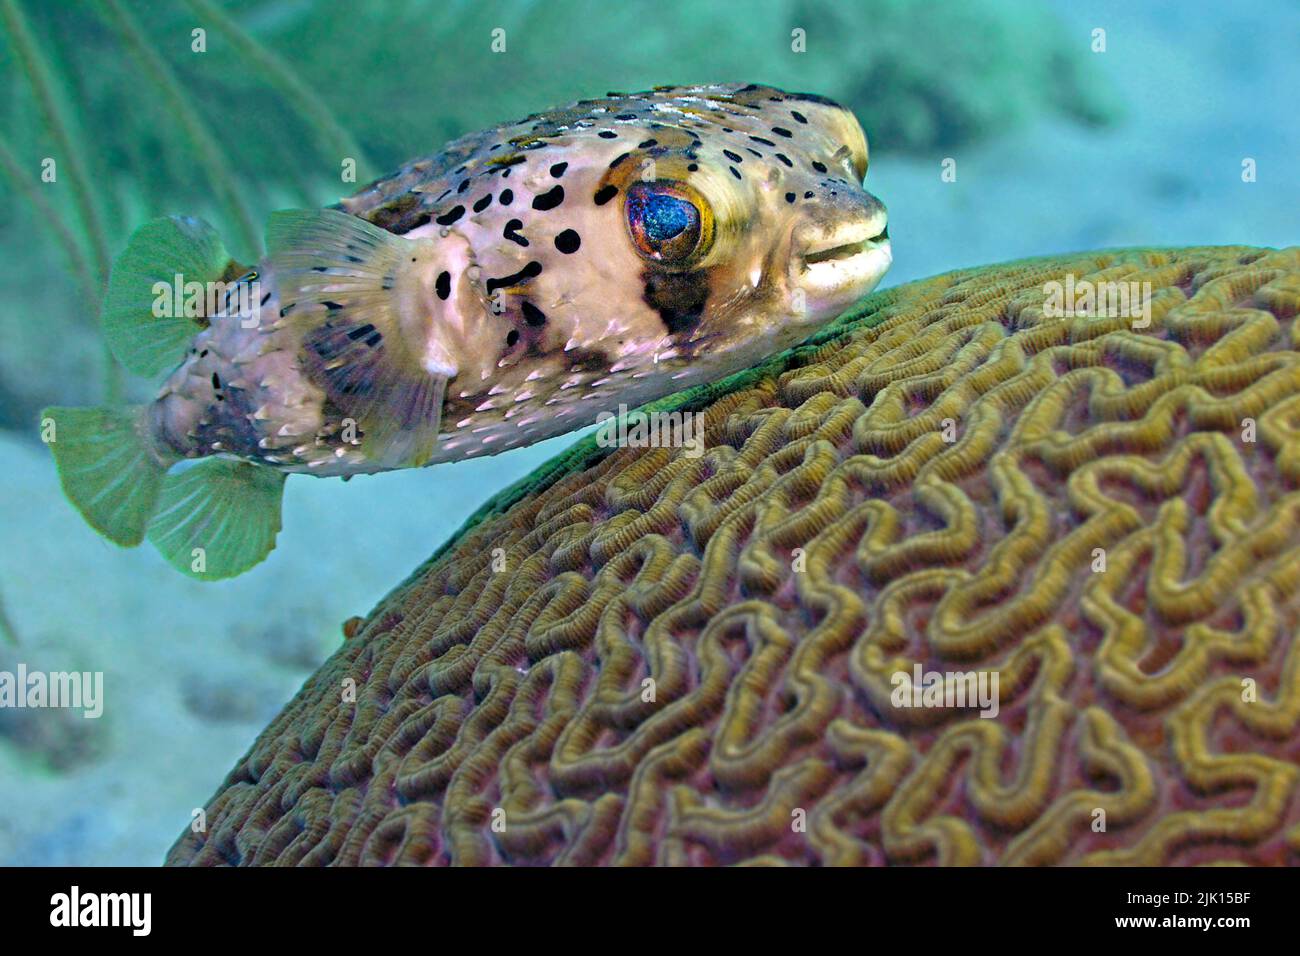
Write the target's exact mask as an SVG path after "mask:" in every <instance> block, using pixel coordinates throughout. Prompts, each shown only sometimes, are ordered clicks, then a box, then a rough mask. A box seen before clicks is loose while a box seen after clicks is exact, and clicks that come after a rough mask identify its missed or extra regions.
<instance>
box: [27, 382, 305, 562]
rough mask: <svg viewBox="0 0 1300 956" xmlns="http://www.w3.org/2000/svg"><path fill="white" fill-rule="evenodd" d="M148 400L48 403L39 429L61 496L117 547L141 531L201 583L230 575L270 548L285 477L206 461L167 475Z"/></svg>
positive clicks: (139, 536) (140, 537) (250, 466)
mask: <svg viewBox="0 0 1300 956" xmlns="http://www.w3.org/2000/svg"><path fill="white" fill-rule="evenodd" d="M144 412H145V407H144V406H141V405H133V406H127V407H123V408H106V407H93V408H47V409H45V410H44V411H43V412H42V413H41V425H42V432H43V434H44V437H45V438H46V441H47V442H48V444H49V446H50V449H51V450H52V451H53V452H54V463H55V465H56V467H57V468H58V471H59V481H60V483H61V484H62V485H63V491H64V494H66V495H67V496H68V500H69V501H71V502H72V504H73V505H74V506H76V508H77V510H78V511H80V512H81V514H82V517H84V518H85V519H86V522H87V523H88V524H89V525H90V526H91V527H92V528H94V529H95V530H96V531H98V532H99V533H100V534H102V535H103V536H104V537H106V538H108V539H109V540H110V541H112V542H114V543H116V544H120V545H122V546H123V547H128V548H130V547H135V546H136V545H138V544H139V543H140V542H141V541H143V540H144V539H145V538H146V537H147V538H148V539H149V540H150V542H152V543H153V545H154V547H156V548H157V549H158V550H159V552H161V553H162V556H163V557H164V558H165V559H166V560H167V562H168V563H169V564H170V565H171V566H172V567H174V568H176V569H178V570H179V571H182V572H184V573H185V574H188V575H190V576H191V577H196V578H199V579H201V580H217V579H220V578H228V577H234V576H235V575H237V574H241V573H243V572H244V571H247V570H248V569H249V568H251V567H253V565H255V564H257V563H258V562H260V561H261V560H262V559H263V558H265V557H266V556H267V555H268V554H270V553H271V550H272V549H273V548H274V547H275V537H276V534H277V533H278V532H279V530H280V501H281V498H282V496H283V493H284V478H285V476H284V474H283V473H281V472H278V471H275V470H274V469H271V468H267V467H265V466H261V465H254V464H251V463H249V462H243V461H234V460H231V459H225V458H208V459H205V460H204V461H201V462H199V463H198V464H195V465H193V466H191V467H189V468H185V469H183V470H181V471H178V472H176V473H174V474H168V468H169V467H170V466H171V465H172V464H174V463H175V460H174V459H172V460H168V459H167V458H165V457H164V456H163V455H162V454H160V453H159V452H158V451H157V450H156V449H155V448H154V446H153V445H152V443H151V442H150V441H149V438H148V432H147V431H146V422H145V420H144Z"/></svg>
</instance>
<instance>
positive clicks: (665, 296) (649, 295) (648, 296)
mask: <svg viewBox="0 0 1300 956" xmlns="http://www.w3.org/2000/svg"><path fill="white" fill-rule="evenodd" d="M708 298H709V279H708V274H707V273H706V272H705V271H704V270H703V269H699V270H696V271H695V272H650V273H649V274H648V275H647V276H646V281H645V301H646V304H647V305H649V306H650V307H651V308H652V309H654V310H655V311H656V312H658V313H659V317H660V318H661V319H662V320H663V323H664V327H665V328H667V329H668V331H669V332H670V333H672V334H674V335H678V334H681V333H684V332H689V331H690V330H691V329H693V328H694V327H695V325H696V323H698V322H699V320H700V316H702V315H703V314H704V306H705V303H706V302H707V301H708Z"/></svg>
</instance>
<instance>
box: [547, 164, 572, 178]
mask: <svg viewBox="0 0 1300 956" xmlns="http://www.w3.org/2000/svg"><path fill="white" fill-rule="evenodd" d="M568 168H569V164H568V163H556V164H555V165H554V166H552V167H551V176H553V177H554V178H555V179H559V178H560V177H561V176H563V175H564V171H565V170H566V169H568Z"/></svg>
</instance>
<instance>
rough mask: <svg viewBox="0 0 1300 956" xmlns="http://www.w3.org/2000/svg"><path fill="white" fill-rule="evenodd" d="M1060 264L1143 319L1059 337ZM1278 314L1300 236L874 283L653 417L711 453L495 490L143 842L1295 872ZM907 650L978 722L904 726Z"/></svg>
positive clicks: (542, 855) (583, 465)
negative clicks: (967, 703) (676, 411)
mask: <svg viewBox="0 0 1300 956" xmlns="http://www.w3.org/2000/svg"><path fill="white" fill-rule="evenodd" d="M1067 277H1073V279H1074V280H1075V281H1076V282H1082V281H1083V280H1087V281H1090V282H1093V283H1099V282H1106V281H1125V282H1128V281H1136V282H1149V283H1151V291H1152V297H1151V303H1150V324H1149V325H1148V326H1146V327H1139V326H1140V325H1141V323H1140V322H1135V321H1134V320H1132V319H1128V318H1114V319H1107V318H1097V317H1095V316H1094V317H1086V316H1078V317H1070V318H1052V317H1050V315H1048V314H1047V313H1046V311H1045V302H1046V295H1045V286H1044V284H1045V283H1047V282H1050V281H1062V282H1064V281H1066V280H1067ZM1298 312H1300V249H1288V250H1283V251H1270V250H1263V249H1252V248H1245V247H1233V248H1202V249H1179V250H1168V251H1160V250H1142V251H1132V252H1121V253H1097V254H1088V255H1078V256H1069V257H1059V258H1051V259H1038V260H1030V261H1025V262H1019V263H1012V264H1010V265H1006V266H999V267H994V268H988V269H979V270H968V271H963V272H956V273H952V274H949V275H945V276H941V277H938V278H935V279H930V280H927V281H923V282H917V283H912V284H910V285H907V286H902V287H899V288H895V289H891V290H889V291H886V292H883V293H878V294H876V295H873V296H871V297H870V298H869V299H867V300H865V301H864V302H863V303H862V305H861V306H860V307H859V308H858V309H857V310H856V311H855V312H854V313H852V314H851V315H849V316H847V317H845V318H843V319H841V320H839V322H838V323H837V324H836V325H835V326H833V327H832V328H830V329H829V330H827V331H826V332H824V333H822V334H820V335H819V336H818V337H817V338H816V339H815V340H813V341H812V342H810V343H809V344H806V345H805V346H802V347H800V348H799V349H796V350H794V351H793V352H791V353H788V354H786V355H783V356H780V357H778V358H776V359H773V360H771V361H769V362H768V363H766V364H765V365H764V366H761V367H759V368H758V369H755V370H752V371H751V372H748V373H745V374H744V375H741V376H737V377H735V378H734V379H733V380H731V381H729V382H726V383H721V384H719V385H717V386H713V387H710V388H709V389H706V390H702V391H699V392H696V393H693V394H689V395H686V396H683V397H678V398H677V399H674V400H672V401H670V402H667V403H660V406H659V407H660V408H669V407H676V408H686V409H692V408H698V409H703V415H704V420H705V422H706V424H707V445H708V450H707V451H706V452H705V453H704V454H703V455H702V456H698V457H691V456H690V455H688V454H687V453H686V451H685V450H683V449H655V448H642V449H631V448H624V449H619V450H616V451H613V452H612V453H609V452H602V450H601V449H598V448H597V447H596V446H595V444H594V443H593V442H591V441H590V440H588V441H587V442H584V443H581V444H579V445H578V446H577V447H576V449H575V450H574V451H573V452H571V453H570V454H569V455H568V456H567V457H566V458H564V459H562V460H559V461H557V462H556V463H553V465H552V466H551V467H550V468H548V469H545V470H544V471H543V472H541V473H539V474H538V475H537V476H536V477H535V478H534V479H533V480H532V481H531V482H529V483H527V484H526V485H524V486H523V487H518V488H515V489H513V490H511V491H510V492H508V493H506V494H505V495H503V496H502V497H501V498H499V499H498V500H497V501H495V502H492V503H490V504H489V506H487V507H486V508H485V509H484V511H483V512H482V513H481V514H480V516H479V520H478V523H476V524H472V526H470V527H469V528H468V529H467V530H465V531H464V532H463V533H462V534H461V535H460V536H459V538H458V539H456V540H454V541H453V542H451V543H450V544H449V545H448V546H446V547H444V548H443V550H442V551H441V552H440V553H439V554H437V555H435V556H434V557H433V558H432V559H431V560H430V561H429V562H428V563H426V564H425V565H424V566H423V567H422V568H420V569H418V570H417V572H416V573H415V574H414V575H412V577H411V578H410V579H408V580H407V581H406V582H405V583H403V584H402V585H400V586H399V587H398V588H397V589H396V590H395V591H394V592H393V593H392V594H390V595H389V596H388V597H387V598H386V599H385V600H384V601H383V602H381V604H380V605H379V607H377V608H376V609H375V610H374V611H373V612H372V613H371V614H370V615H369V617H368V618H367V619H366V620H365V621H364V623H363V624H360V626H359V627H357V626H356V624H357V622H353V623H352V626H350V627H349V628H348V630H349V632H350V633H352V634H353V636H352V637H350V638H349V639H348V640H346V641H345V642H344V644H343V646H342V647H341V648H340V650H339V651H338V652H337V653H336V654H334V656H333V657H332V658H331V659H330V660H329V661H328V662H326V663H325V665H324V666H323V667H322V668H321V669H320V671H319V672H318V673H317V674H316V675H315V676H314V677H313V678H312V679H311V680H310V681H309V682H308V683H307V684H306V686H304V687H303V689H302V691H301V692H300V693H299V694H298V695H297V697H296V698H295V699H294V700H293V701H292V702H291V703H290V704H289V705H288V707H286V709H285V710H284V712H283V713H282V714H281V715H280V716H279V717H278V718H277V719H276V720H275V721H274V722H273V723H272V724H271V726H270V727H268V728H267V729H266V731H265V732H264V733H263V734H262V735H261V737H260V738H259V739H258V740H257V742H256V743H255V744H254V745H253V747H252V749H251V750H250V751H249V753H248V754H247V756H245V757H244V759H243V760H242V761H241V762H240V763H239V765H238V766H237V767H236V768H235V769H234V770H233V771H232V772H231V773H230V775H229V777H228V778H227V779H226V781H225V783H224V784H223V785H222V787H221V789H220V791H219V792H218V793H217V795H216V796H215V797H214V798H213V799H212V801H211V803H210V804H209V805H208V807H207V823H208V826H207V829H206V832H201V833H193V832H186V833H185V834H184V835H183V836H182V838H181V839H180V840H179V841H178V842H177V843H176V845H175V846H174V847H173V849H172V851H171V853H170V856H169V859H168V861H169V862H170V863H199V864H208V863H253V864H258V863H281V864H294V863H300V864H321V863H364V864H387V863H423V864H443V863H459V864H489V863H527V864H536V863H577V864H619V863H623V864H649V863H669V864H709V863H719V864H721V863H741V862H793V863H822V864H846V863H847V864H855V863H940V864H966V863H984V864H988V863H1112V864H1118V863H1151V864H1192V863H1204V862H1218V861H1240V862H1246V863H1254V864H1282V863H1290V864H1295V863H1297V862H1300V787H1298V786H1297V782H1298V781H1297V778H1298V776H1300V769H1298V767H1297V764H1298V763H1300V759H1298V758H1300V733H1297V730H1298V723H1300V650H1298V649H1297V648H1298V647H1300V641H1297V634H1298V632H1300V593H1298V590H1297V585H1300V527H1298V525H1300V318H1298V317H1297V313H1298ZM946 420H948V421H946ZM496 549H500V550H496ZM494 552H495V554H494ZM494 565H495V566H494ZM917 665H920V666H921V668H922V669H923V671H927V672H929V671H935V672H966V671H969V672H974V673H983V674H986V675H993V674H996V675H997V676H998V677H999V692H998V697H999V707H998V713H997V715H996V717H993V718H992V719H987V718H983V717H980V716H979V713H978V711H977V710H975V709H972V708H970V707H966V708H952V707H949V708H920V709H911V708H902V707H899V706H895V702H894V700H893V699H892V691H893V689H894V684H893V681H892V677H893V675H894V674H897V673H900V672H902V673H905V674H908V675H911V674H912V673H913V671H914V668H915V667H916V666H917ZM647 679H652V681H653V683H648V682H647ZM353 683H354V684H355V699H353V698H352V695H351V694H350V693H349V692H348V688H349V687H351V686H352V685H353Z"/></svg>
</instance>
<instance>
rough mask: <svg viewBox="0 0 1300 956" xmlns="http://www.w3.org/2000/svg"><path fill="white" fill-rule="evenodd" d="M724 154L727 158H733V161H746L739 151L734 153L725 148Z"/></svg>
mask: <svg viewBox="0 0 1300 956" xmlns="http://www.w3.org/2000/svg"><path fill="white" fill-rule="evenodd" d="M722 155H723V156H726V157H727V159H729V160H731V161H732V162H733V163H743V162H744V161H745V160H744V158H743V157H742V156H741V155H740V154H739V153H733V152H732V151H731V150H729V149H724V150H723V151H722Z"/></svg>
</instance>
